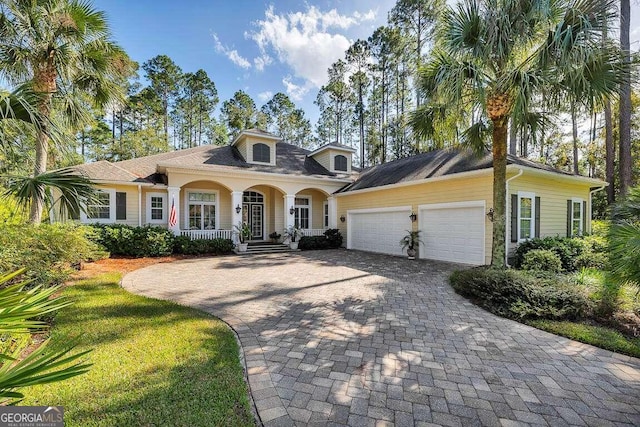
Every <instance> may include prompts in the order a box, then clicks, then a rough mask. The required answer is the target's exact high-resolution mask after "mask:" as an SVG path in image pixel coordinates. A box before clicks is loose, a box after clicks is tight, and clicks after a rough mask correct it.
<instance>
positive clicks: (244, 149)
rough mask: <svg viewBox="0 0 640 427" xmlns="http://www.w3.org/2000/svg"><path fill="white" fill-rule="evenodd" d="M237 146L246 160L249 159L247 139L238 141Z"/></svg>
mask: <svg viewBox="0 0 640 427" xmlns="http://www.w3.org/2000/svg"><path fill="white" fill-rule="evenodd" d="M236 148H237V149H238V151H239V152H240V154H241V155H242V157H244V159H245V160H247V161H248V157H247V154H248V153H247V140H246V139H242V140H240V141H238V143H237V144H236Z"/></svg>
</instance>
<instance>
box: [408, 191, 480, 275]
mask: <svg viewBox="0 0 640 427" xmlns="http://www.w3.org/2000/svg"><path fill="white" fill-rule="evenodd" d="M484 210H485V207H484V202H483V201H479V202H463V203H446V204H438V205H423V206H420V209H419V211H420V215H419V221H420V223H419V224H420V230H421V231H422V233H421V236H422V240H423V242H424V244H421V245H420V257H421V258H426V259H435V260H440V261H449V262H459V263H463V264H473V265H481V264H484V263H485V260H484V239H485V232H484V226H485V223H484V221H485V212H484Z"/></svg>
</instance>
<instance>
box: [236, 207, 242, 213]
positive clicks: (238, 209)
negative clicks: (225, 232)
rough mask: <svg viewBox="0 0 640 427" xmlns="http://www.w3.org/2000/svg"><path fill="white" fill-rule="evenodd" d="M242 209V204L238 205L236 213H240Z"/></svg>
mask: <svg viewBox="0 0 640 427" xmlns="http://www.w3.org/2000/svg"><path fill="white" fill-rule="evenodd" d="M241 210H242V208H241V207H240V205H238V206H236V213H237V214H239V213H240V211H241Z"/></svg>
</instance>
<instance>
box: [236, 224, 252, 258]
mask: <svg viewBox="0 0 640 427" xmlns="http://www.w3.org/2000/svg"><path fill="white" fill-rule="evenodd" d="M233 228H235V233H236V234H237V235H238V240H239V241H240V243H239V244H238V252H246V251H247V247H248V246H249V243H247V240H249V239H251V228H250V227H249V224H247V223H246V222H239V223H238V224H237V225H234V226H233Z"/></svg>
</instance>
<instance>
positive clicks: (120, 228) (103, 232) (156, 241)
mask: <svg viewBox="0 0 640 427" xmlns="http://www.w3.org/2000/svg"><path fill="white" fill-rule="evenodd" d="M91 227H93V229H94V230H95V237H94V239H95V242H96V243H98V244H100V245H102V246H104V247H105V249H106V250H107V251H109V252H110V253H111V254H112V255H123V256H131V257H159V256H167V255H171V254H172V253H173V241H174V239H175V237H174V236H173V233H172V232H171V231H170V230H167V229H166V228H162V227H132V226H129V225H121V224H109V225H99V224H95V225H92V226H91Z"/></svg>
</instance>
